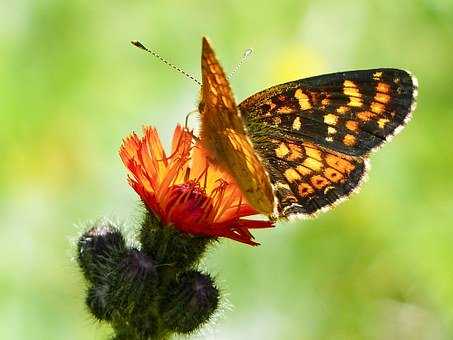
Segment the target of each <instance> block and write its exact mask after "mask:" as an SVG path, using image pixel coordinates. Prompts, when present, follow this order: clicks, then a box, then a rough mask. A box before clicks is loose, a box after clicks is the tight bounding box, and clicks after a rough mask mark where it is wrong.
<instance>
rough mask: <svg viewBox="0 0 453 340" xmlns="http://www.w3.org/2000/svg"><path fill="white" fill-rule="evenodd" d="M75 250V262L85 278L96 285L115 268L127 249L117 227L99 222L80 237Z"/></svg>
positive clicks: (106, 222)
mask: <svg viewBox="0 0 453 340" xmlns="http://www.w3.org/2000/svg"><path fill="white" fill-rule="evenodd" d="M77 250H78V253H77V261H78V263H79V266H80V268H81V269H82V271H83V274H84V275H85V278H86V279H87V280H88V281H90V282H93V283H98V282H101V281H103V279H104V278H105V274H106V273H109V272H111V271H112V270H114V269H115V268H116V267H117V265H118V263H119V262H120V261H121V259H122V258H123V257H124V255H125V253H126V251H127V247H126V243H125V241H124V238H123V235H122V234H121V232H120V231H119V230H118V228H117V227H115V226H114V225H113V224H112V223H110V222H108V221H100V222H97V223H95V225H94V226H93V227H92V228H90V229H89V230H88V231H87V232H85V233H84V234H83V235H82V236H81V237H80V239H79V241H78V243H77Z"/></svg>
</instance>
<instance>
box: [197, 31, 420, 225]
mask: <svg viewBox="0 0 453 340" xmlns="http://www.w3.org/2000/svg"><path fill="white" fill-rule="evenodd" d="M202 74H203V82H202V83H203V85H202V100H201V103H200V110H199V111H200V113H201V134H200V137H201V141H202V142H203V143H204V146H205V147H206V149H207V150H209V152H210V153H211V154H212V157H213V159H214V160H215V162H216V163H217V164H219V166H221V167H223V168H224V170H225V171H227V172H228V173H230V174H231V175H232V177H233V178H234V179H235V180H236V182H237V183H238V184H239V187H240V188H241V190H242V191H243V192H244V194H245V196H246V198H247V200H248V201H249V203H250V204H251V205H253V206H255V207H256V208H257V209H258V210H259V211H261V212H263V213H265V214H268V215H273V217H276V218H289V217H294V216H298V217H305V216H312V215H313V214H315V213H317V212H319V211H324V210H327V209H328V208H329V207H332V206H334V205H335V204H337V203H338V202H340V201H342V200H344V199H345V198H347V197H348V196H349V195H350V194H351V193H352V192H354V191H355V190H356V189H357V188H358V187H359V186H360V184H361V183H362V182H363V179H364V178H365V174H366V171H367V168H368V155H369V154H370V152H372V151H373V150H376V149H377V148H378V147H379V146H381V145H382V144H383V143H385V142H386V141H388V140H389V139H390V138H391V137H392V136H393V135H395V134H396V133H398V132H399V131H400V130H401V129H402V128H403V127H404V125H405V124H406V123H407V122H408V121H409V119H410V118H411V114H412V112H413V110H414V109H415V98H416V95H417V87H418V86H417V82H416V79H415V78H414V77H413V76H411V74H410V73H408V72H407V71H403V70H399V69H386V68H382V69H372V70H359V71H349V72H338V73H332V74H327V75H322V76H317V77H311V78H306V79H300V80H296V81H293V82H289V83H285V84H281V85H277V86H273V87H271V88H269V89H266V90H264V91H261V92H258V93H256V94H255V95H252V96H251V97H249V98H248V99H246V100H245V101H243V102H242V103H240V104H239V105H238V106H236V104H235V101H234V97H233V94H232V92H231V89H230V87H229V84H228V81H227V79H226V77H225V74H224V73H223V71H222V68H221V66H220V64H219V62H218V61H217V59H216V58H215V55H214V52H213V51H212V49H211V48H210V46H209V43H208V42H207V40H206V39H204V40H203V53H202ZM274 202H275V203H274ZM257 203H259V204H257ZM263 203H264V204H263Z"/></svg>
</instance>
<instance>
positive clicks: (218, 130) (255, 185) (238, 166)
mask: <svg viewBox="0 0 453 340" xmlns="http://www.w3.org/2000/svg"><path fill="white" fill-rule="evenodd" d="M201 70H202V78H203V79H202V80H203V81H202V87H201V102H200V105H199V112H200V116H201V131H200V139H201V142H202V144H203V146H204V147H205V149H206V150H207V151H208V153H209V156H210V158H211V160H212V161H213V162H214V163H215V164H217V165H218V166H220V167H221V168H222V169H223V170H224V171H226V172H227V173H229V174H230V175H231V176H232V177H233V179H234V180H235V181H236V183H237V184H238V186H239V187H240V189H241V191H242V192H243V194H244V195H245V197H246V199H247V201H248V202H249V203H250V204H251V205H252V206H254V207H255V208H256V209H257V210H258V211H260V212H262V213H265V214H268V215H270V214H272V212H273V210H274V195H273V191H272V187H271V184H270V181H269V176H268V175H267V173H266V171H265V168H264V166H263V163H262V161H261V160H260V158H259V156H258V155H257V153H256V152H255V150H254V149H253V146H252V144H251V141H250V139H249V137H248V135H247V132H246V128H245V125H244V122H243V120H242V118H241V116H240V113H239V110H238V108H237V106H236V103H235V101H234V97H233V94H232V91H231V89H230V86H229V84H228V80H227V79H226V76H225V73H224V72H223V70H222V67H221V66H220V64H219V62H218V60H217V58H216V56H215V54H214V51H213V50H212V48H211V46H210V45H209V43H208V41H207V40H206V39H203V48H202V57H201Z"/></svg>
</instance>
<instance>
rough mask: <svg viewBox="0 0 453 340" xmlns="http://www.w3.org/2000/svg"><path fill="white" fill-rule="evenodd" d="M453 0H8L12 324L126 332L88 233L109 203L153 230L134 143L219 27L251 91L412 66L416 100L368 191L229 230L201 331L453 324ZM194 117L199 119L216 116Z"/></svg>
mask: <svg viewBox="0 0 453 340" xmlns="http://www.w3.org/2000/svg"><path fill="white" fill-rule="evenodd" d="M452 23H453V2H452V1H450V0H402V1H383V0H371V1H366V2H365V1H350V0H345V1H335V0H320V1H303V0H297V1H286V0H278V1H272V2H264V1H258V0H250V1H240V0H233V1H228V2H226V1H224V2H216V1H177V0H166V1H134V2H123V1H108V2H107V1H105V2H104V1H98V2H87V1H81V0H69V1H56V0H47V1H30V0H17V1H9V2H7V1H3V2H0V51H1V53H0V117H1V119H0V155H1V165H0V217H1V219H0V224H1V227H0V241H1V246H0V259H1V260H0V315H1V317H0V338H1V339H49V340H52V339H59V340H60V339H106V338H107V337H108V335H109V334H110V329H109V328H108V327H107V326H104V325H101V324H98V323H96V322H95V321H93V320H92V319H91V318H90V317H89V316H88V314H87V312H86V310H85V308H84V304H83V300H84V289H85V288H84V283H83V281H82V279H81V275H80V274H79V272H78V270H77V267H76V264H75V263H74V261H73V260H72V258H73V255H74V245H73V240H74V238H76V237H77V235H78V233H79V231H80V226H81V225H83V223H85V222H86V221H89V220H94V219H97V218H99V217H102V216H107V217H110V218H112V219H114V220H118V221H120V222H124V223H126V224H127V225H128V226H129V228H133V224H134V221H135V220H136V217H137V214H138V209H137V206H138V205H137V202H138V199H137V196H136V194H135V193H134V192H133V191H132V190H131V189H130V188H129V187H128V185H127V183H126V171H125V169H124V168H123V166H122V164H121V162H120V159H119V157H118V155H117V150H118V147H119V145H120V142H121V139H122V138H123V137H124V136H125V135H127V134H128V133H129V132H130V131H132V130H136V131H139V130H140V129H141V126H142V125H143V124H153V125H155V126H157V127H158V128H159V130H160V131H161V136H162V138H164V139H166V140H168V139H169V137H170V135H171V133H172V131H173V128H174V126H175V124H176V123H177V122H182V121H183V120H184V117H185V115H186V114H187V113H188V112H190V111H192V110H193V109H194V108H196V105H197V100H198V92H199V87H198V86H197V85H196V84H195V83H193V82H191V81H189V80H188V79H186V78H184V77H183V76H182V75H181V74H178V73H176V72H174V71H172V70H170V69H169V68H168V67H166V66H165V65H163V64H162V63H160V62H158V61H157V60H156V59H154V58H152V57H150V56H147V55H146V54H144V53H142V52H141V51H139V50H138V49H135V48H133V47H131V46H130V44H129V40H131V39H141V40H143V41H144V42H146V43H148V44H149V45H150V46H152V47H153V48H155V49H157V50H158V51H159V52H160V53H161V54H162V55H163V56H165V57H166V58H167V59H169V60H170V61H172V62H173V63H175V64H177V65H179V66H180V67H182V68H184V69H185V70H186V71H187V72H189V73H193V74H194V75H195V76H196V77H199V72H200V70H199V68H200V67H199V64H200V47H201V37H202V36H203V35H207V36H208V37H210V38H211V42H212V43H213V45H214V46H215V49H216V51H217V54H218V56H219V58H220V59H221V61H222V63H223V65H224V67H225V69H226V70H232V69H233V67H234V65H235V64H236V63H237V62H238V61H239V59H240V58H241V56H242V53H243V51H244V50H245V49H247V48H253V49H254V54H253V55H252V57H251V58H250V59H249V61H248V62H247V63H246V64H245V65H244V66H243V67H242V68H241V69H240V71H239V72H238V73H237V74H236V75H235V76H234V77H233V79H232V80H231V82H232V86H233V88H234V91H235V94H236V97H237V99H238V101H239V100H242V99H244V98H246V97H247V96H248V95H250V94H252V93H254V92H256V91H258V90H261V89H263V88H265V87H268V86H271V85H274V84H276V83H279V82H284V81H289V80H294V79H297V78H301V77H305V76H309V75H316V74H321V73H326V72H334V71H339V70H349V69H360V68H371V67H383V66H387V67H401V68H406V69H410V70H411V71H412V72H413V73H414V74H415V75H416V76H417V77H418V79H419V82H420V93H419V101H418V103H419V104H418V109H417V111H416V112H415V118H414V119H413V121H412V122H411V123H410V124H409V125H408V127H407V129H406V130H405V131H404V132H403V133H402V134H401V135H399V136H397V137H396V138H395V139H394V140H393V142H392V143H390V144H388V145H386V146H385V147H384V148H383V149H382V150H380V151H379V152H378V153H376V154H375V155H373V157H372V165H373V167H372V170H371V173H370V178H369V181H368V182H367V183H366V184H365V185H364V186H363V189H362V191H361V193H360V194H359V195H355V196H354V197H353V199H351V200H349V201H347V202H346V203H344V204H342V205H341V206H339V207H338V208H336V209H335V210H334V211H331V212H329V213H327V214H324V215H322V216H320V217H319V218H317V219H316V220H310V221H301V222H295V223H281V224H279V225H278V227H277V228H276V229H273V230H263V231H261V232H257V233H256V237H257V239H258V240H259V241H260V242H261V243H262V245H261V246H260V247H257V248H252V247H248V246H245V245H242V244H239V243H235V242H231V241H229V240H225V241H222V242H221V244H220V245H219V246H218V247H217V248H216V249H213V250H212V251H211V252H210V254H209V256H208V258H207V260H206V262H205V264H204V266H205V268H207V269H208V270H209V271H211V272H213V273H215V275H216V276H217V278H218V280H219V282H220V286H221V288H222V291H223V294H224V297H225V299H224V301H225V303H224V305H223V307H222V312H221V313H220V314H219V315H218V317H217V319H216V320H215V321H214V322H213V323H211V324H210V325H209V326H207V327H205V328H204V329H203V330H202V331H201V332H200V333H199V334H198V335H197V336H195V338H199V339H228V340H234V339H265V340H271V339H340V340H342V339H390V340H391V339H410V340H411V339H452V338H453V180H452V168H453V156H452V141H451V139H452V128H453V106H452V89H453V81H452V80H453V59H452V54H453V25H452ZM196 124H197V122H196V120H192V125H196Z"/></svg>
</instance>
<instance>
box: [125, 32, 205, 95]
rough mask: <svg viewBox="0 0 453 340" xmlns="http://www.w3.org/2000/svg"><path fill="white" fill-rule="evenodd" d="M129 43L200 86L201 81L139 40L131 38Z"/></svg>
mask: <svg viewBox="0 0 453 340" xmlns="http://www.w3.org/2000/svg"><path fill="white" fill-rule="evenodd" d="M131 44H132V45H134V46H135V47H138V48H140V49H142V50H143V51H146V52H148V53H150V54H152V55H153V56H154V57H156V58H157V59H159V60H160V61H162V62H163V63H164V64H166V65H167V66H169V67H171V68H172V69H174V70H176V71H178V72H179V73H182V74H184V75H185V76H186V77H187V78H189V79H192V80H193V81H194V82H196V83H197V84H198V85H200V86H201V82H200V81H199V80H198V79H196V78H195V77H194V76H192V75H190V74H188V73H187V72H185V71H184V70H182V69H180V68H179V67H178V66H176V65H173V64H172V63H170V62H168V61H167V60H165V59H164V58H162V57H161V56H160V55H159V54H158V53H157V52H154V51H152V50H150V49H148V48H147V47H146V46H145V45H143V44H142V43H141V42H140V41H138V40H133V41H131Z"/></svg>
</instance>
